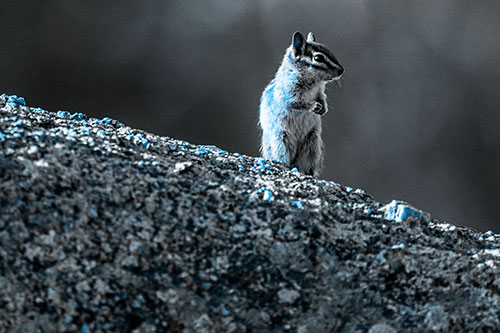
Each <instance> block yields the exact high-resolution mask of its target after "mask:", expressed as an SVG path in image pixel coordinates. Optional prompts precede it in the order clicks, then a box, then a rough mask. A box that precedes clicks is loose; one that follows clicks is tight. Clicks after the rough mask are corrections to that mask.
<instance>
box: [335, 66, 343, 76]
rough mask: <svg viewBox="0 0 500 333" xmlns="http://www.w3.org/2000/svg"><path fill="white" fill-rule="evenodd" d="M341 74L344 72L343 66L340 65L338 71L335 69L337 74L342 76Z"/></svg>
mask: <svg viewBox="0 0 500 333" xmlns="http://www.w3.org/2000/svg"><path fill="white" fill-rule="evenodd" d="M342 74H344V68H343V67H342V66H340V67H339V69H338V71H337V75H338V76H339V77H340V76H342Z"/></svg>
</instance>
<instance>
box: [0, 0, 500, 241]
mask: <svg viewBox="0 0 500 333" xmlns="http://www.w3.org/2000/svg"><path fill="white" fill-rule="evenodd" d="M499 17H500V3H499V2H498V1H486V0H485V1H480V2H479V1H475V2H472V1H459V0H438V1H410V0H387V1H370V0H342V1H329V0H311V1H298V0H260V1H257V0H255V1H248V0H231V1H222V0H193V1H164V0H163V1H131V0H122V1H112V2H111V1H64V0H59V1H55V0H46V1H12V2H10V3H9V5H8V6H3V7H2V11H1V12H0V37H1V42H2V47H1V48H0V73H1V76H0V83H1V84H0V88H1V89H0V90H1V92H5V93H7V94H17V95H21V96H24V97H26V100H27V102H28V104H29V105H31V106H41V107H44V108H46V109H49V110H52V111H57V110H68V111H70V112H84V113H87V114H88V115H89V116H96V117H104V116H109V117H112V118H116V119H119V120H120V121H122V122H124V123H126V124H127V125H129V126H132V127H138V128H142V129H145V130H147V131H150V132H153V133H156V134H160V135H167V136H170V137H175V138H178V139H183V140H186V141H189V142H192V143H197V144H215V145H217V146H219V147H221V148H223V149H226V150H229V151H232V152H240V153H243V154H247V155H251V156H257V155H258V153H259V152H258V146H259V131H258V127H257V115H258V105H259V98H260V94H261V92H262V90H263V89H264V87H265V86H266V84H267V83H268V82H269V81H270V80H271V79H272V78H273V75H274V73H275V71H276V69H277V68H278V66H279V64H280V61H281V58H282V56H283V53H284V51H285V49H286V48H287V46H288V45H289V44H290V41H291V36H292V33H293V32H294V31H296V30H300V31H302V32H303V33H307V32H309V31H313V32H314V33H315V35H316V37H317V39H318V41H319V42H322V43H324V44H326V45H327V46H328V47H329V48H330V49H331V50H332V51H333V52H334V54H335V55H336V56H337V58H338V59H339V61H340V63H341V64H342V65H343V67H344V68H345V69H346V72H345V74H344V76H343V78H342V80H341V81H340V85H338V84H336V83H331V84H330V85H329V88H328V96H329V105H330V112H329V113H328V114H327V115H326V116H325V117H324V118H323V124H324V134H323V139H324V141H325V144H326V168H325V171H324V172H323V174H322V176H321V177H322V178H324V179H327V180H334V181H336V182H339V183H341V184H344V185H348V186H351V187H353V188H363V189H365V190H366V191H368V192H369V193H371V194H372V195H373V196H374V197H375V199H376V200H378V201H381V202H387V201H390V200H392V199H394V198H396V199H402V200H405V201H408V202H410V203H412V204H413V205H415V206H417V207H419V208H422V209H424V210H426V211H428V212H430V213H431V214H432V215H433V216H434V217H437V218H439V219H442V220H444V221H447V222H450V223H454V224H458V225H467V226H472V227H474V228H477V229H479V230H483V231H485V230H488V229H491V230H493V231H496V232H500V222H499V218H498V216H500V204H499V201H500V173H499V171H498V170H499V169H500V150H499V148H500V131H499V130H498V129H499V124H500V114H499V112H498V111H499V107H498V105H500V88H499V82H500V19H499Z"/></svg>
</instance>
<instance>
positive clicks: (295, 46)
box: [289, 31, 344, 81]
mask: <svg viewBox="0 0 500 333" xmlns="http://www.w3.org/2000/svg"><path fill="white" fill-rule="evenodd" d="M289 50H290V59H291V61H292V62H294V65H295V67H297V69H298V70H299V72H300V73H301V75H302V76H303V77H304V78H306V79H307V78H309V79H311V80H312V81H315V80H320V81H331V80H337V79H339V78H340V77H341V76H342V73H344V68H343V67H342V66H341V65H340V63H339V62H338V60H337V58H335V56H334V55H333V53H332V52H331V51H330V50H328V49H327V48H326V47H325V46H324V45H322V44H319V43H317V42H316V38H315V37H314V35H313V34H312V32H310V33H309V34H308V35H307V39H305V38H304V35H302V34H301V33H300V32H298V31H297V32H295V33H294V34H293V37H292V45H291V46H290V49H289Z"/></svg>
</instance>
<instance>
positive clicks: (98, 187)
mask: <svg viewBox="0 0 500 333" xmlns="http://www.w3.org/2000/svg"><path fill="white" fill-rule="evenodd" d="M393 207H394V205H393ZM383 208H384V206H383V205H382V204H380V203H378V202H376V201H375V200H374V199H373V198H372V197H370V195H368V194H366V193H365V192H364V191H363V190H353V189H351V188H348V187H343V186H341V185H339V184H336V183H334V182H331V181H323V180H319V179H316V178H312V177H310V176H304V175H302V174H299V173H297V172H295V170H292V171H290V170H288V169H287V168H286V167H285V166H284V165H281V164H279V163H275V162H270V161H264V160H262V159H260V158H252V157H247V156H242V155H239V154H236V153H235V154H232V153H228V152H226V151H223V150H221V149H218V148H216V147H213V146H197V145H193V144H189V143H187V142H183V141H179V140H174V139H171V138H168V137H160V136H156V135H153V134H150V133H147V132H144V131H140V130H136V129H132V128H129V127H127V126H124V125H123V124H121V123H120V122H118V121H116V120H113V119H110V118H104V119H87V117H86V116H85V115H84V114H81V113H75V114H71V113H69V112H65V111H59V112H57V113H54V112H47V111H45V110H42V109H40V108H28V107H26V106H25V101H24V99H23V98H19V97H17V96H7V95H2V96H1V97H0V332H84V333H85V332H298V333H305V332H370V333H375V332H378V333H380V332H476V331H477V332H499V331H500V298H499V297H500V274H499V273H500V268H499V267H500V250H499V248H500V237H499V235H496V234H493V233H492V232H488V233H484V234H481V233H478V232H476V231H474V230H471V229H468V228H462V227H455V226H453V225H450V224H447V223H442V222H439V221H436V220H431V219H430V218H429V217H428V215H427V214H421V215H419V214H417V213H415V211H418V210H412V211H411V214H410V215H408V216H409V217H407V218H404V219H402V220H398V219H395V218H392V217H391V216H392V215H391V214H387V212H384V210H383ZM400 208H401V207H399V208H398V209H399V210H398V212H401V211H402V210H401V209H400ZM387 218H391V219H390V220H389V219H387Z"/></svg>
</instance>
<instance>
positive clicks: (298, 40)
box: [292, 31, 305, 57]
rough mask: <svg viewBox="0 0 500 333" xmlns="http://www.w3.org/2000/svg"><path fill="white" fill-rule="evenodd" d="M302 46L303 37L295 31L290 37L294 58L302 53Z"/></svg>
mask: <svg viewBox="0 0 500 333" xmlns="http://www.w3.org/2000/svg"><path fill="white" fill-rule="evenodd" d="M304 44H305V43H304V35H303V34H301V33H300V32H298V31H296V32H295V33H294V34H293V37H292V46H293V52H294V55H295V56H296V57H297V56H299V55H301V54H302V53H304Z"/></svg>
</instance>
